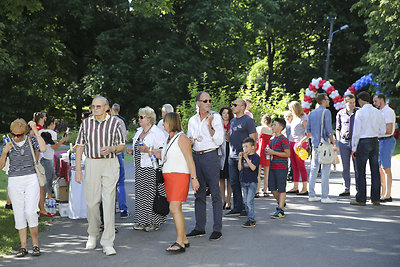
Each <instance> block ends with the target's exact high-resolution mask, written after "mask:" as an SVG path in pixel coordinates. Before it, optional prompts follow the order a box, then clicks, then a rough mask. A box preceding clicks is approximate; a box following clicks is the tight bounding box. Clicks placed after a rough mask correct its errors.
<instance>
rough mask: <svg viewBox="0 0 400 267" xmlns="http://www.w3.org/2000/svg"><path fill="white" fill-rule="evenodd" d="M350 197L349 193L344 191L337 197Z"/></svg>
mask: <svg viewBox="0 0 400 267" xmlns="http://www.w3.org/2000/svg"><path fill="white" fill-rule="evenodd" d="M349 196H350V191H344V192H342V193H340V194H339V197H349Z"/></svg>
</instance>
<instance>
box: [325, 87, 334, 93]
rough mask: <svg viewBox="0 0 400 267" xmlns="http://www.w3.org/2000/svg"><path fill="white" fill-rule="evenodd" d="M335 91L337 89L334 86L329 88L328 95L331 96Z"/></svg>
mask: <svg viewBox="0 0 400 267" xmlns="http://www.w3.org/2000/svg"><path fill="white" fill-rule="evenodd" d="M333 91H335V88H334V87H333V86H329V87H328V89H327V90H326V93H328V94H331V93H332V92H333Z"/></svg>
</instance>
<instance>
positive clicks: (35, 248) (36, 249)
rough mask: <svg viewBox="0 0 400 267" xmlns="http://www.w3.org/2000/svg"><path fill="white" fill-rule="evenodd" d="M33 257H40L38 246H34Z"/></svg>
mask: <svg viewBox="0 0 400 267" xmlns="http://www.w3.org/2000/svg"><path fill="white" fill-rule="evenodd" d="M32 256H40V248H39V247H38V246H33V248H32Z"/></svg>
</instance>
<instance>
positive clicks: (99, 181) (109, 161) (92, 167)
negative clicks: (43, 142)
mask: <svg viewBox="0 0 400 267" xmlns="http://www.w3.org/2000/svg"><path fill="white" fill-rule="evenodd" d="M91 108H92V113H93V116H92V117H89V118H87V119H85V120H84V121H83V122H82V124H81V127H80V129H79V133H78V137H77V139H76V145H77V149H76V162H77V164H76V174H75V180H76V182H77V183H81V182H82V178H83V174H82V168H81V164H80V162H81V159H82V153H83V151H85V155H86V161H85V186H84V194H85V202H86V206H87V218H88V224H89V226H88V234H89V238H88V241H87V243H86V249H95V248H96V244H97V239H98V237H99V229H100V223H101V221H100V208H99V207H100V202H102V203H103V214H104V231H103V235H102V237H101V240H100V244H101V245H102V246H103V252H104V253H105V254H106V255H107V256H109V255H115V254H116V252H115V249H114V247H113V246H114V239H115V216H114V213H115V189H116V184H117V181H118V178H119V163H118V158H117V154H118V153H120V152H122V151H124V150H125V137H124V134H123V133H122V128H121V127H120V120H118V118H116V117H114V116H110V115H108V114H107V113H106V111H107V110H109V109H110V106H109V102H108V100H107V99H106V98H105V97H102V96H96V97H95V98H94V99H93V101H92V106H91Z"/></svg>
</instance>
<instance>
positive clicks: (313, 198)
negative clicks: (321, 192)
mask: <svg viewBox="0 0 400 267" xmlns="http://www.w3.org/2000/svg"><path fill="white" fill-rule="evenodd" d="M320 200H321V198H319V197H309V198H308V201H310V202H316V201H320Z"/></svg>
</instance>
